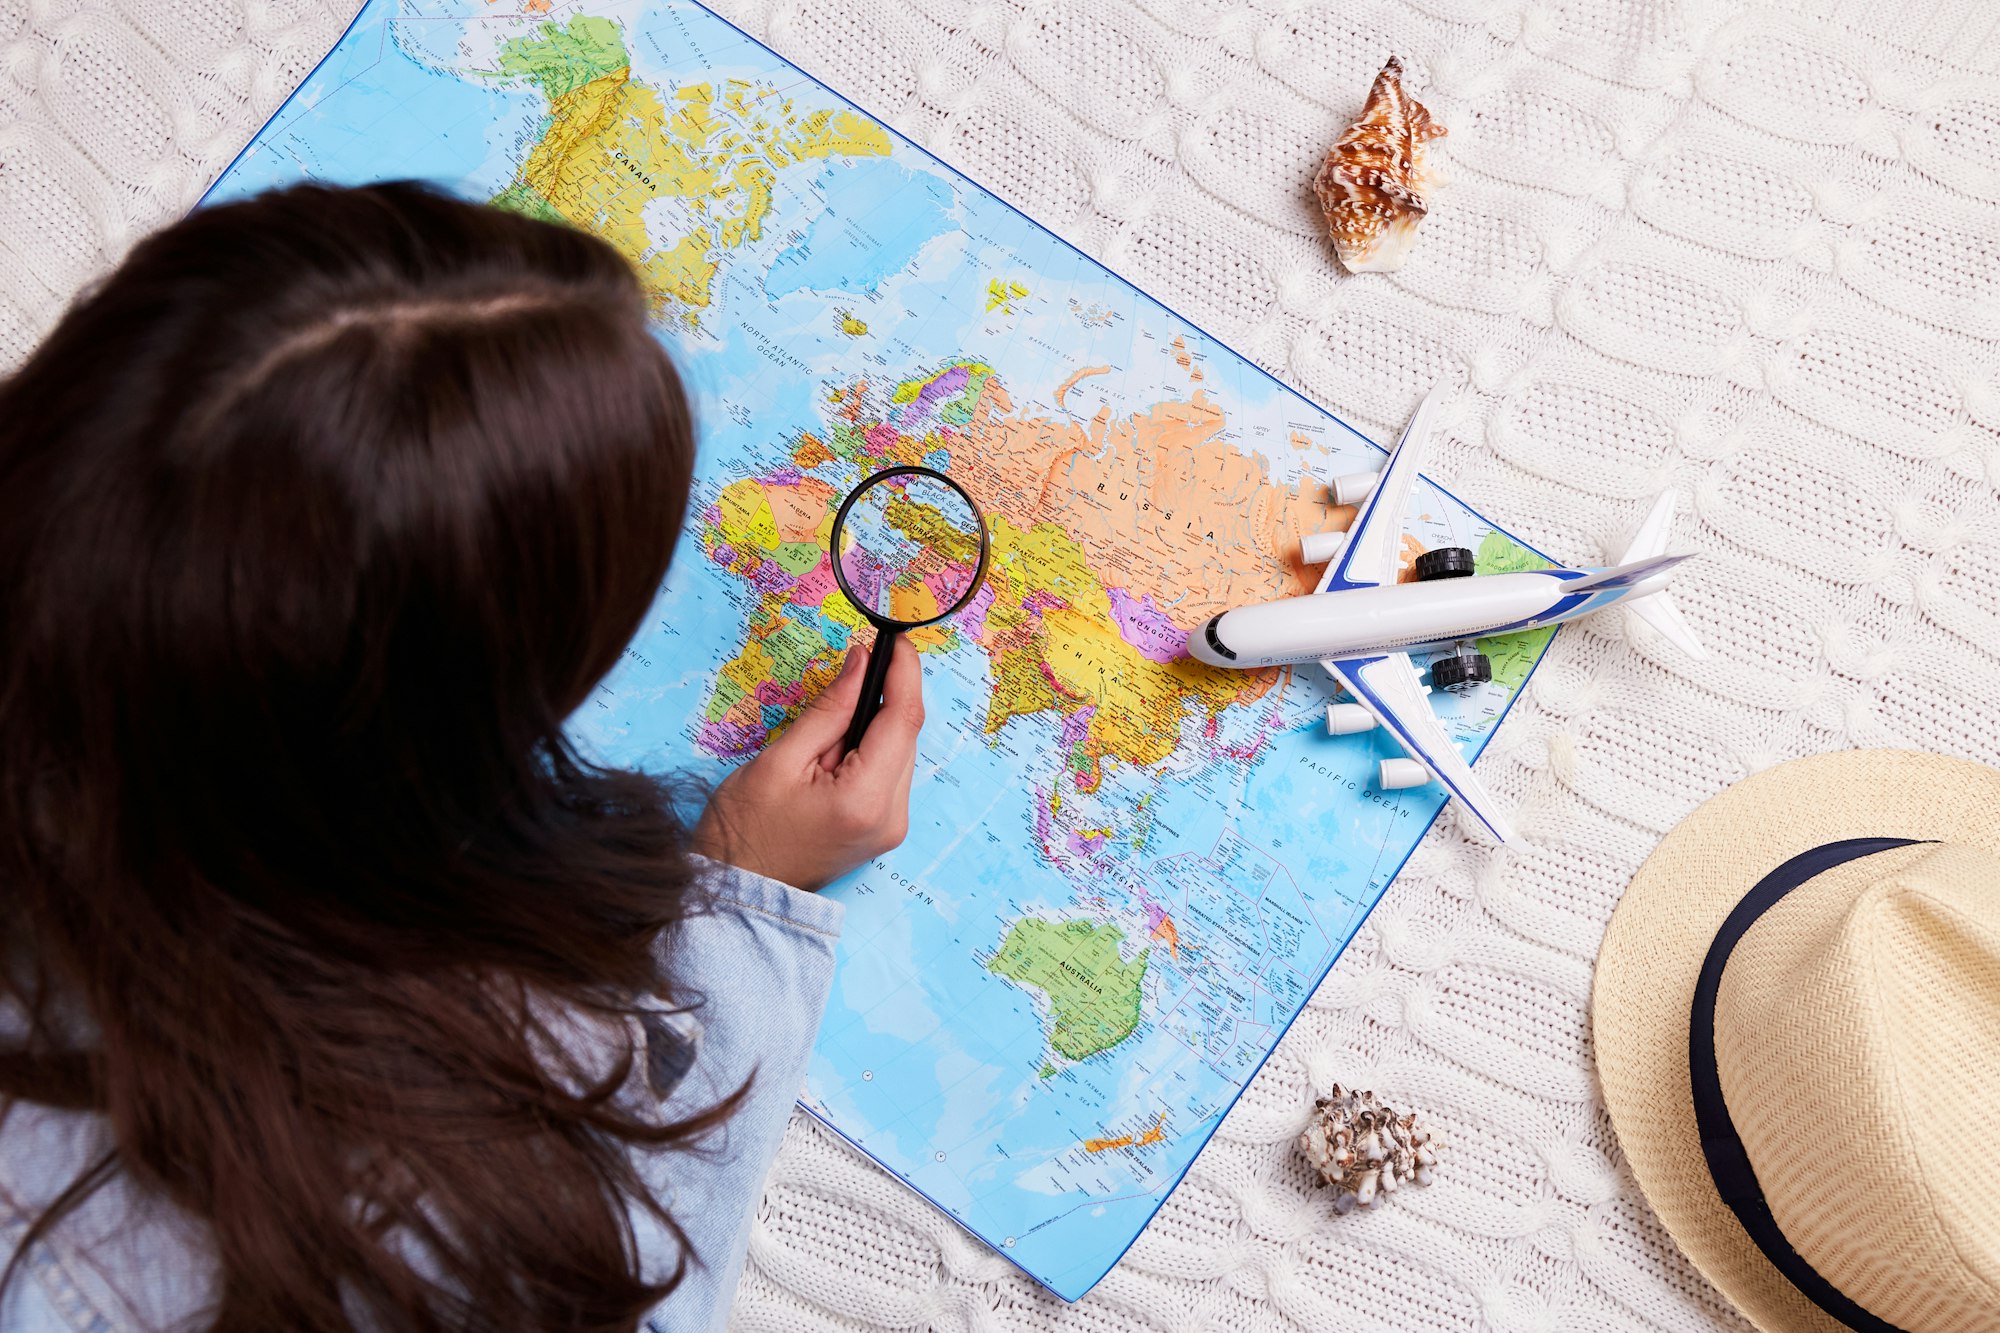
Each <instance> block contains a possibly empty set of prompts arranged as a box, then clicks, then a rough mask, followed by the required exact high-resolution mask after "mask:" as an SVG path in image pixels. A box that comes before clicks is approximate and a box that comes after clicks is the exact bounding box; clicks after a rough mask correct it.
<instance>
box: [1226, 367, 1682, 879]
mask: <svg viewBox="0 0 2000 1333" xmlns="http://www.w3.org/2000/svg"><path fill="white" fill-rule="evenodd" d="M1443 387H1444V386H1442V385H1440V386H1438V387H1437V388H1435V389H1432V390H1431V392H1430V393H1429V394H1428V395H1427V396H1426V397H1425V398H1424V401H1423V402H1422V403H1421V404H1419V405H1418V407H1417V411H1416V415H1414V416H1412V417H1411V418H1410V424H1409V425H1408V426H1406V427H1405V428H1404V430H1403V434H1402V438H1401V439H1399V440H1397V441H1396V447H1395V448H1394V449H1392V450H1390V452H1389V458H1388V461H1387V462H1386V463H1384V464H1383V467H1382V471H1381V473H1380V474H1379V475H1376V476H1370V475H1368V474H1366V473H1361V474H1357V475H1353V476H1346V477H1340V478H1337V479H1336V480H1335V481H1334V482H1333V484H1332V486H1331V487H1330V489H1331V491H1332V492H1333V499H1334V502H1335V503H1337V504H1359V503H1361V502H1362V501H1363V500H1364V498H1365V500H1366V503H1365V505H1364V506H1363V508H1362V510H1361V512H1360V513H1359V514H1357V515H1356V516H1355V520H1354V522H1353V524H1352V525H1351V526H1350V527H1349V528H1348V530H1347V532H1345V533H1338V532H1323V533H1314V534H1312V535H1311V536H1308V537H1307V538H1306V539H1305V541H1304V542H1303V543H1302V545H1301V554H1302V555H1303V556H1304V558H1305V560H1306V563H1308V564H1319V563H1321V562H1323V561H1324V562H1327V564H1326V572H1325V573H1324V574H1322V575H1321V576H1320V580H1319V586H1318V587H1317V588H1316V589H1315V590H1314V591H1313V592H1312V593H1310V594H1308V595H1307V596H1304V597H1288V598H1285V599H1284V600H1283V601H1278V602H1268V603H1265V604H1264V605H1262V606H1245V607H1239V608H1237V609H1236V610H1234V611H1226V612H1224V613H1223V614H1221V615H1219V616H1216V617H1215V618H1214V619H1212V620H1210V621H1209V622H1208V623H1207V624H1205V625H1203V626H1202V627H1201V628H1200V629H1198V630H1196V631H1194V633H1192V634H1190V635H1189V636H1188V652H1189V653H1190V654H1191V655H1192V656H1193V657H1195V658H1196V659H1197V660H1198V661H1202V662H1206V663H1208V664H1209V665H1210V666H1218V667H1241V668H1246V669H1247V668H1251V667H1267V666H1284V665H1288V664H1291V663H1298V662H1318V663H1319V664H1320V665H1321V666H1323V667H1325V668H1326V669H1327V671H1328V672H1329V673H1331V674H1332V676H1333V678H1334V680H1336V681H1337V682H1339V683H1340V685H1342V686H1343V687H1344V688H1345V689H1346V691H1347V693H1348V694H1350V695H1351V696H1353V698H1354V700H1355V702H1353V703H1335V704H1330V705H1328V706H1327V716H1326V726H1327V730H1328V731H1329V732H1330V733H1332V734H1333V735H1336V736H1343V735H1351V734H1353V733H1356V732H1362V731H1368V730H1370V729H1371V728H1374V727H1377V726H1382V727H1387V728H1388V729H1389V733H1390V734H1391V735H1392V736H1394V737H1395V738H1396V743H1397V744H1398V745H1400V746H1401V747H1402V749H1403V752H1404V753H1405V754H1406V755H1407V756H1408V757H1407V758H1404V759H1384V760H1383V761H1382V762H1381V766H1380V769H1379V771H1378V773H1377V780H1378V782H1379V783H1380V785H1381V786H1382V787H1383V788H1385V789H1387V790H1392V791H1393V790H1397V789H1400V788H1404V787H1420V786H1422V785H1424V784H1425V783H1427V782H1430V781H1432V780H1433V779H1435V780H1436V781H1439V782H1442V783H1443V784H1444V785H1445V787H1446V788H1447V789H1448V790H1449V791H1450V792H1451V794H1452V795H1453V796H1456V797H1457V798H1458V799H1459V800H1461V801H1463V802H1464V803H1465V804H1466V806H1467V808H1469V809H1470V810H1471V811H1472V813H1473V814H1474V815H1476V816H1478V818H1479V822H1480V823H1482V824H1484V825H1485V826H1486V827H1487V828H1488V829H1490V830H1491V831H1492V833H1493V836H1494V837H1496V838H1498V839H1499V840H1500V841H1501V842H1508V841H1510V840H1512V839H1513V837H1514V832H1513V829H1512V828H1510V827H1509V826H1508V823H1507V821H1506V819H1505V818H1504V817H1502V815H1501V814H1500V813H1499V811H1498V810H1497V809H1496V808H1495V806H1494V800H1493V796H1492V794H1491V793H1490V792H1488V791H1487V790H1486V788H1485V787H1484V786H1483V785H1482V784H1481V783H1480V781H1479V779H1478V778H1476V777H1474V776H1473V773H1472V765H1470V764H1469V763H1467V762H1466V761H1465V758H1464V756H1462V755H1461V754H1459V752H1458V748H1457V746H1455V745H1454V744H1453V743H1452V740H1451V737H1450V736H1449V735H1447V734H1446V733H1445V729H1444V726H1443V724H1442V723H1440V722H1439V721H1438V719H1437V715H1436V714H1434V713H1433V712H1431V707H1430V702H1429V700H1428V699H1426V698H1425V696H1426V695H1427V694H1429V693H1430V689H1429V687H1426V686H1425V685H1423V684H1422V683H1421V674H1422V673H1420V672H1419V671H1418V670H1417V668H1416V666H1415V664H1414V663H1412V662H1411V661H1410V654H1411V653H1412V652H1418V651H1424V650H1427V649H1433V648H1445V649H1449V650H1450V652H1449V653H1448V654H1447V655H1445V656H1442V657H1439V658H1437V659H1436V660H1435V661H1433V662H1432V663H1431V684H1432V685H1433V686H1436V687H1437V688H1439V689H1445V690H1452V691H1459V690H1468V689H1472V688H1474V687H1476V686H1479V685H1482V684H1484V683H1485V682H1486V681H1488V680H1490V679H1492V674H1493V670H1492V665H1491V663H1489V662H1488V661H1487V659H1486V657H1485V656H1484V654H1482V653H1480V652H1479V651H1478V649H1477V648H1475V647H1474V646H1473V640H1474V639H1476V638H1479V637H1483V636H1485V635H1489V634H1512V633H1515V632H1517V631H1520V630H1530V629H1540V628H1542V627H1543V626H1545V625H1558V624H1561V623H1562V622H1563V621H1565V620H1574V619H1576V618H1577V617H1578V616H1586V615H1589V614H1590V613H1591V612H1593V611H1601V610H1603V609H1604V608H1605V607H1607V606H1610V605H1611V604H1613V603H1614V602H1622V603H1624V604H1625V605H1627V606H1630V607H1631V608H1632V610H1634V611H1635V612H1637V613H1638V615H1639V617H1640V618H1641V619H1643V620H1644V621H1645V622H1646V623H1647V624H1649V625H1651V626H1652V627H1653V628H1654V629H1656V630H1658V631H1659V632H1660V633H1661V634H1662V635H1663V636H1665V637H1666V638H1667V639H1668V640H1670V641H1671V642H1672V643H1673V644H1674V645H1675V646H1676V647H1678V648H1679V649H1680V650H1681V651H1683V652H1685V653H1687V654H1688V655H1689V656H1691V657H1695V658H1705V657H1707V656H1708V654H1707V652H1706V651H1705V650H1704V649H1703V648H1702V646H1701V642H1700V641H1699V640H1698V639H1696V638H1695V636H1694V632H1693V631H1692V630H1690V629H1689V628H1688V625H1687V622H1686V621H1685V620H1683V619H1682V618H1681V613H1680V610H1679V608H1677V607H1676V606H1675V605H1674V604H1673V601H1672V599H1670V598H1669V597H1668V596H1667V593H1666V589H1665V584H1666V581H1667V575H1668V573H1669V572H1670V571H1671V570H1672V569H1673V567H1674V566H1675V565H1677V564H1679V563H1680V562H1681V561H1682V560H1685V559H1686V558H1687V557H1686V556H1678V555H1664V554H1662V551H1663V549H1664V548H1665V546H1666V544H1667V540H1668V537H1669V535H1670V533H1671V531H1672V528H1673V519H1674V497H1673V493H1672V492H1671V491H1669V492H1667V493H1666V494H1664V495H1662V496H1661V497H1660V498H1659V499H1658V500H1657V501H1655V502H1654V504H1653V509H1652V512H1651V513H1649V514H1647V515H1646V521H1645V522H1644V523H1642V524H1641V525H1640V526H1639V532H1638V535H1637V536H1635V537H1634V538H1633V539H1632V544H1631V546H1630V547H1629V548H1628V549H1627V550H1626V552H1625V554H1624V555H1623V556H1622V557H1621V558H1620V560H1619V563H1618V564H1617V565H1615V566H1613V567H1612V568H1610V569H1545V570H1537V571H1534V572H1532V573H1516V574H1489V575H1486V576H1484V577H1480V578H1467V577H1465V576H1466V575H1469V574H1471V573H1472V572H1473V568H1472V552H1470V551H1468V550H1466V549H1465V548H1463V547H1447V548H1444V549H1442V550H1435V551H1426V552H1425V553H1424V554H1423V555H1421V556H1419V557H1417V560H1416V564H1415V570H1416V576H1417V581H1416V582H1414V583H1398V582H1397V581H1396V578H1397V573H1398V570H1397V555H1398V552H1399V548H1400V546H1401V543H1402V536H1403V515H1404V512H1405V511H1406V509H1407V508H1408V504H1409V496H1410V488H1411V486H1412V485H1413V484H1414V483H1415V482H1416V479H1417V470H1418V466H1419V463H1420V462H1421V460H1422V457H1423V451H1424V447H1425V445H1426V444H1427V443H1428V436H1429V434H1430V428H1431V421H1432V419H1433V417H1434V416H1435V415H1436V412H1437V407H1438V404H1439V402H1440V401H1441V399H1442V398H1443Z"/></svg>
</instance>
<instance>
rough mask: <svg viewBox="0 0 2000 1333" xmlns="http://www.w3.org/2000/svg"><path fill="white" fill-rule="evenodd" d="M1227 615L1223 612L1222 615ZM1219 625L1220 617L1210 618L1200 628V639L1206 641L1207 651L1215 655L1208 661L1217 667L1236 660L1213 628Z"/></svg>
mask: <svg viewBox="0 0 2000 1333" xmlns="http://www.w3.org/2000/svg"><path fill="white" fill-rule="evenodd" d="M1227 614H1229V613H1228V612H1226V611H1225V612H1223V615H1227ZM1221 623H1222V616H1211V617H1210V618H1209V621H1208V623H1207V624H1206V625H1203V626H1202V627H1201V637H1202V638H1203V639H1204V640H1206V641H1207V643H1208V649H1209V651H1210V652H1212V653H1214V654H1215V657H1214V658H1212V659H1210V660H1212V661H1214V662H1215V663H1216V665H1217V666H1220V665H1221V664H1222V663H1223V662H1234V661H1235V660H1236V654H1235V653H1233V652H1231V651H1230V648H1229V645H1228V644H1226V643H1224V642H1223V641H1222V636H1221V635H1220V634H1218V633H1216V628H1215V627H1216V626H1217V625H1220V624H1221Z"/></svg>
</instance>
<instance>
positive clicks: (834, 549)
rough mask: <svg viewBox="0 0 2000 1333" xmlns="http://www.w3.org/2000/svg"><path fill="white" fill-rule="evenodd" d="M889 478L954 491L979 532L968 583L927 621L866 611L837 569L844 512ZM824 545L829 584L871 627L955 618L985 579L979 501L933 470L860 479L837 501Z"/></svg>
mask: <svg viewBox="0 0 2000 1333" xmlns="http://www.w3.org/2000/svg"><path fill="white" fill-rule="evenodd" d="M891 477H929V478H931V479H933V480H935V481H941V482H943V483H944V484H945V485H947V486H949V487H951V488H952V489H953V490H954V491H957V492H958V497H959V499H961V500H963V501H965V505H966V508H968V509H970V510H971V511H972V518H973V522H974V525H975V526H976V527H978V529H979V564H978V566H977V567H976V568H975V569H974V570H973V571H972V582H970V583H968V584H966V585H965V591H964V592H963V593H960V594H959V598H958V600H957V601H955V602H953V603H952V604H951V605H950V606H948V607H946V608H945V609H944V610H942V611H940V612H938V613H937V614H936V615H934V616H932V617H931V618H930V619H928V620H897V619H894V618H893V617H890V616H885V615H882V614H880V613H879V612H876V611H872V610H870V609H869V607H868V605H867V603H866V602H864V601H862V599H861V598H860V597H859V596H857V595H856V594H855V592H854V589H852V588H850V587H848V586H847V575H845V574H843V573H841V570H840V531H841V529H842V528H844V527H846V526H847V511H848V510H850V509H852V508H854V502H855V501H856V500H859V499H860V498H861V497H862V495H863V494H864V493H865V492H866V491H867V490H868V489H869V488H870V487H872V486H874V485H875V484H876V483H877V482H884V481H887V480H889V478H891ZM826 544H827V548H828V549H827V560H828V562H829V563H830V564H832V566H833V581H834V582H835V583H838V584H839V585H840V591H841V592H842V593H844V594H845V595H846V597H847V600H848V601H850V602H852V603H854V609H855V610H857V611H859V612H860V613H861V614H862V615H863V616H865V617H866V618H867V620H868V622H869V623H870V624H871V625H875V626H877V627H880V626H884V625H888V626H893V627H895V628H897V629H922V628H923V627H924V626H926V625H935V624H937V623H938V622H939V621H940V620H944V619H947V618H948V617H951V616H955V615H957V614H958V613H959V612H960V611H961V610H963V609H964V607H965V604H966V603H967V602H969V601H971V600H972V597H973V594H974V593H976V592H978V591H979V585H980V583H981V582H982V581H983V580H984V579H985V578H986V555H987V549H988V547H989V545H990V542H989V541H988V539H987V535H986V513H985V511H984V510H982V509H981V508H980V507H979V501H977V500H975V499H973V498H972V495H971V493H970V492H968V491H967V490H966V489H965V487H963V486H961V485H959V484H958V483H957V482H955V481H953V480H952V479H951V478H950V477H947V476H946V475H945V474H944V473H942V472H940V471H938V470H937V469H936V468H934V467H915V466H912V465H910V464H907V463H906V464H899V465H898V466H896V467H885V468H883V469H882V470H881V471H880V472H872V473H870V474H869V475H868V476H866V477H864V478H863V479H862V481H861V484H860V485H858V486H856V487H855V488H854V489H853V490H851V491H849V492H848V493H847V498H846V499H845V500H842V501H841V502H840V508H839V509H838V510H836V511H834V515H833V527H832V528H831V529H830V530H829V531H828V532H827V542H826Z"/></svg>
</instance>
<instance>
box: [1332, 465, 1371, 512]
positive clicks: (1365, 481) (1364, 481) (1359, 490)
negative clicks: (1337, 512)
mask: <svg viewBox="0 0 2000 1333" xmlns="http://www.w3.org/2000/svg"><path fill="white" fill-rule="evenodd" d="M1381 479H1382V474H1381V473H1379V472H1349V473H1347V474H1346V475H1345V476H1340V477H1335V478H1334V479H1333V480H1332V481H1330V482H1328V483H1327V484H1326V489H1327V493H1328V494H1329V495H1331V496H1332V497H1333V502H1334V503H1335V504H1337V505H1358V504H1360V503H1361V502H1362V501H1363V500H1366V499H1367V498H1368V494H1369V492H1371V491H1373V490H1374V489H1375V483H1376V482H1378V481H1380V480H1381Z"/></svg>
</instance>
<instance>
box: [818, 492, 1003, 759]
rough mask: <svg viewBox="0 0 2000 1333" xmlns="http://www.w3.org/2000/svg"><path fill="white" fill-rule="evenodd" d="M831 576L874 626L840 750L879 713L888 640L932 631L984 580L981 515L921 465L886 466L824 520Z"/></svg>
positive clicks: (890, 647) (855, 741) (857, 740)
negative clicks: (827, 527)
mask: <svg viewBox="0 0 2000 1333" xmlns="http://www.w3.org/2000/svg"><path fill="white" fill-rule="evenodd" d="M829 545H830V546H831V547H832V549H833V577H834V579H835V581H837V582H838V583H839V584H840V590H841V591H842V592H844V593H846V594H847V600H848V601H850V602H852V603H854V607H855V609H856V610H857V611H859V612H861V614H862V615H863V616H866V617H867V618H868V623H869V624H871V625H873V626H874V627H875V648H874V651H872V652H870V653H869V654H868V672H867V674H866V675H864V676H863V677H862V678H861V702H860V703H858V704H856V705H855V708H854V720H853V721H852V722H850V723H849V724H848V726H847V739H846V741H845V742H844V743H843V744H842V746H841V753H842V754H847V753H848V752H850V751H852V750H853V749H854V747H855V746H857V745H859V744H861V737H862V735H863V733H865V732H866V731H867V730H868V724H869V723H870V722H872V721H873V720H874V719H875V714H876V713H877V712H879V711H881V708H882V686H883V684H884V682H886V681H887V680H888V679H889V660H890V658H891V656H892V655H893V654H894V652H895V648H896V636H897V635H899V634H901V633H902V632H903V631H904V630H907V629H922V628H923V627H924V626H925V625H935V624H936V623H937V622H938V621H940V620H943V619H944V618H945V617H946V616H948V615H950V614H952V612H954V611H956V610H958V609H959V608H960V607H962V606H964V605H965V604H966V603H967V602H969V601H971V600H972V594H973V593H974V592H976V591H977V590H978V588H979V580H980V579H981V578H983V577H984V576H985V574H986V518H985V516H984V515H982V514H981V513H980V512H979V506H978V505H977V504H975V503H973V499H972V497H971V496H970V495H967V494H966V493H965V488H964V487H962V486H960V485H959V484H958V483H957V482H955V481H953V480H952V479H951V478H950V477H947V476H945V475H944V473H942V472H939V471H936V470H935V469H932V468H927V467H892V468H885V469H883V470H882V471H880V472H877V473H876V474H875V475H874V476H872V477H869V478H868V479H867V480H866V481H864V482H862V483H861V484H860V485H859V486H857V487H855V488H854V490H853V492H852V493H850V494H849V495H848V497H847V498H846V499H845V500H843V501H841V504H840V511H839V512H838V513H836V514H835V515H834V516H833V532H832V536H831V540H830V541H829Z"/></svg>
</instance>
